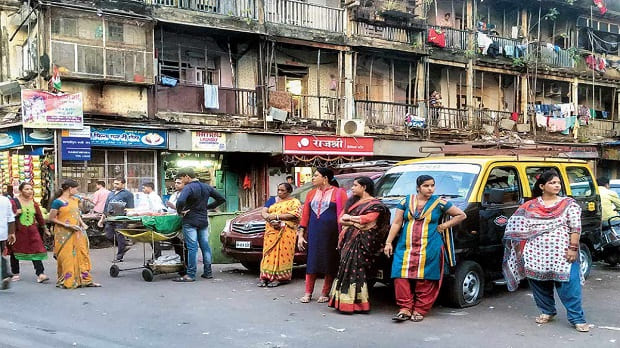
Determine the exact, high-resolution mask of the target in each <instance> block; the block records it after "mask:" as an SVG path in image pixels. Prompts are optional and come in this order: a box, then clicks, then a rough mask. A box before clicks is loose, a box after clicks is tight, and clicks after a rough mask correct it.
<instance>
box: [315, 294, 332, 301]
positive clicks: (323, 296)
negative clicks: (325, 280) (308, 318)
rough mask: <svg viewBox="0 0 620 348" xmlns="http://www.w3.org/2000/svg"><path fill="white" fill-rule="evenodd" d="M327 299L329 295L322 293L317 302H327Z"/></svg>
mask: <svg viewBox="0 0 620 348" xmlns="http://www.w3.org/2000/svg"><path fill="white" fill-rule="evenodd" d="M327 301H329V297H327V296H325V295H321V296H320V297H319V298H318V299H317V300H316V302H317V303H325V302H327Z"/></svg>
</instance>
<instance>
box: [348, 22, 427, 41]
mask: <svg viewBox="0 0 620 348" xmlns="http://www.w3.org/2000/svg"><path fill="white" fill-rule="evenodd" d="M353 23H354V24H353V35H357V36H362V37H372V38H377V39H383V40H387V41H392V42H401V43H405V44H413V43H414V42H416V37H415V35H416V33H415V32H414V31H412V30H407V29H402V28H394V27H384V26H380V25H372V24H368V23H364V22H353Z"/></svg>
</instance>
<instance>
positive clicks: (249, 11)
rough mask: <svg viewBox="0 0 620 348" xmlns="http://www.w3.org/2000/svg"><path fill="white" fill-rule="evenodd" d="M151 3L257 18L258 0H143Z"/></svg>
mask: <svg viewBox="0 0 620 348" xmlns="http://www.w3.org/2000/svg"><path fill="white" fill-rule="evenodd" d="M142 1H143V2H145V3H147V4H151V5H159V6H165V7H176V8H182V9H187V10H194V11H201V12H207V13H215V14H220V15H225V16H234V17H242V18H251V19H257V17H256V14H257V12H258V11H257V10H256V0H142Z"/></svg>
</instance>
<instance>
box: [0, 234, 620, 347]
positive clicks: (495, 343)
mask: <svg viewBox="0 0 620 348" xmlns="http://www.w3.org/2000/svg"><path fill="white" fill-rule="evenodd" d="M92 255H93V263H94V265H95V266H94V275H95V280H96V281H98V282H101V283H102V284H103V288H88V289H78V290H60V289H56V288H55V287H54V285H53V283H48V284H45V285H41V284H37V283H36V282H35V281H34V271H33V270H32V266H31V265H30V264H27V263H22V280H21V281H19V282H16V283H13V284H12V285H13V287H12V288H11V289H10V290H8V291H4V292H0V304H1V306H2V309H3V313H4V314H3V315H2V318H0V337H1V338H0V347H71V346H77V347H106V348H107V347H180V346H186V347H198V346H201V347H396V346H403V345H406V346H409V347H419V346H423V347H427V346H428V347H446V346H448V345H456V346H459V347H474V346H477V347H528V346H529V347H540V346H545V347H566V346H570V347H618V346H620V331H618V330H620V315H618V313H620V304H619V302H618V289H619V288H620V267H617V268H614V269H612V268H608V267H606V266H603V265H596V266H595V268H594V270H593V272H592V274H591V277H590V279H589V281H588V282H587V284H586V286H585V289H584V290H585V293H584V302H585V303H584V307H585V310H586V314H587V317H588V320H589V321H590V322H591V323H592V324H593V325H594V327H593V328H592V331H591V332H590V333H587V334H583V333H581V334H580V333H577V332H576V331H575V330H573V329H572V328H571V327H570V326H569V325H568V323H567V321H566V318H565V313H564V310H563V308H561V309H560V313H559V315H558V319H557V320H556V321H555V322H552V323H551V324H548V325H545V326H544V327H542V326H538V325H537V324H535V323H534V322H533V318H534V316H535V315H537V312H536V309H535V306H534V304H533V302H532V297H531V294H530V292H529V290H528V289H522V290H519V291H517V292H516V293H508V292H507V291H506V290H505V288H504V289H498V290H496V291H495V292H493V293H492V294H490V295H489V296H488V297H486V298H485V300H484V301H483V302H482V303H481V304H480V305H479V306H476V307H473V308H468V309H465V310H455V309H451V308H445V307H441V306H437V307H435V308H434V309H433V311H432V312H431V315H430V316H429V317H427V318H426V319H425V320H424V321H423V322H421V323H414V322H406V323H400V324H397V323H393V322H392V321H391V320H390V317H391V315H392V314H393V313H394V311H395V310H396V308H395V307H394V305H393V304H392V299H391V294H390V293H391V291H390V290H389V289H388V288H385V287H377V288H375V292H374V298H373V301H372V306H373V307H372V312H371V313H370V314H357V315H341V314H338V313H336V312H335V311H334V310H333V309H331V308H328V307H327V306H325V305H320V304H317V303H316V302H313V303H310V304H301V303H299V302H298V301H297V298H298V297H299V296H300V295H302V292H303V278H302V276H303V271H301V270H300V272H298V274H297V276H296V279H295V280H294V282H293V283H292V284H289V285H287V286H282V287H279V288H274V289H263V288H257V287H256V286H255V283H256V276H255V275H252V274H248V273H247V272H246V271H245V269H244V268H243V267H242V266H241V265H238V264H233V265H216V266H215V274H216V275H215V279H212V280H205V279H201V278H199V279H200V280H199V281H197V282H195V283H186V284H177V283H173V282H171V281H170V279H171V278H172V275H165V276H159V277H156V278H155V280H154V281H153V282H152V283H146V282H144V281H143V280H142V277H141V275H140V272H139V271H131V272H129V271H128V272H125V273H121V275H120V276H119V277H118V278H110V276H109V275H108V269H109V266H110V263H109V262H108V261H107V260H109V259H110V258H111V257H112V250H111V249H109V248H108V249H99V250H92ZM125 259H126V262H125V263H124V266H130V265H134V264H135V265H139V264H140V263H141V262H142V252H141V246H137V247H134V250H132V251H130V252H129V253H128V254H127V256H126V257H125ZM46 267H47V270H48V274H50V275H52V274H53V273H55V269H56V267H55V262H54V260H53V259H52V260H48V261H47V262H46ZM319 286H320V283H319V284H317V288H319ZM602 327H609V328H611V329H609V328H602Z"/></svg>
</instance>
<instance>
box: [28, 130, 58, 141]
mask: <svg viewBox="0 0 620 348" xmlns="http://www.w3.org/2000/svg"><path fill="white" fill-rule="evenodd" d="M24 144H26V145H54V130H52V129H32V128H24Z"/></svg>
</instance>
